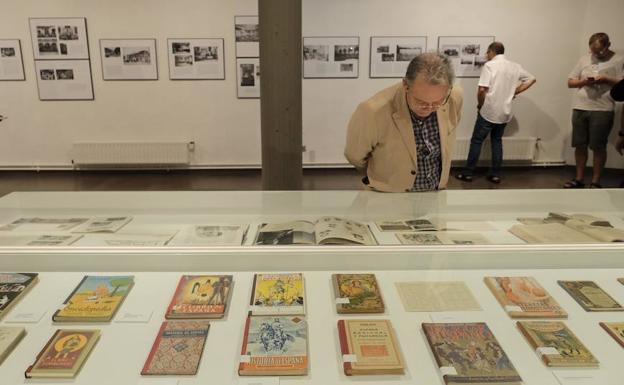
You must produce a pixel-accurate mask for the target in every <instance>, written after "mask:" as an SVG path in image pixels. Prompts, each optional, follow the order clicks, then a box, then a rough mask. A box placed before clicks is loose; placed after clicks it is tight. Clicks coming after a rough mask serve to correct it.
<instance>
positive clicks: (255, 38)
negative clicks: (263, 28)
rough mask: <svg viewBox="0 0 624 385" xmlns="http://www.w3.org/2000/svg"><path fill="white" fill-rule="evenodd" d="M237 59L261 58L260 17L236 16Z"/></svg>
mask: <svg viewBox="0 0 624 385" xmlns="http://www.w3.org/2000/svg"><path fill="white" fill-rule="evenodd" d="M234 38H235V40H236V57H237V58H238V57H247V58H255V57H260V29H259V19H258V16H234Z"/></svg>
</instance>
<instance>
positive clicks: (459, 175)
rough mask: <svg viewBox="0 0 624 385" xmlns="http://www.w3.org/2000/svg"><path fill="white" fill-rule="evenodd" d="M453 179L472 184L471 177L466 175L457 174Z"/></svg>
mask: <svg viewBox="0 0 624 385" xmlns="http://www.w3.org/2000/svg"><path fill="white" fill-rule="evenodd" d="M455 178H457V179H459V180H461V181H464V182H472V175H467V174H457V175H455Z"/></svg>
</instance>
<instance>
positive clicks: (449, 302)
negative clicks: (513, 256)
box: [395, 281, 481, 312]
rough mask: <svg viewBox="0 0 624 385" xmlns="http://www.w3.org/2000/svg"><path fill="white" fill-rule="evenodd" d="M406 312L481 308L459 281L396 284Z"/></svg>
mask: <svg viewBox="0 0 624 385" xmlns="http://www.w3.org/2000/svg"><path fill="white" fill-rule="evenodd" d="M395 286H396V288H397V290H398V292H399V297H400V298H401V302H402V303H403V307H404V308H405V311H408V312H443V311H479V310H481V306H480V305H479V302H477V299H476V298H475V297H474V295H473V294H472V292H471V291H470V288H469V287H468V286H467V285H466V283H465V282H461V281H439V282H429V281H422V282H419V281H416V282H396V283H395Z"/></svg>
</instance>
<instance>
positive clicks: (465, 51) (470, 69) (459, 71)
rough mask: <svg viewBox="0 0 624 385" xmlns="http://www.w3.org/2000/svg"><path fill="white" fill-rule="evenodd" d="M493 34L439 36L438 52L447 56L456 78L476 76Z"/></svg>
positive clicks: (484, 59) (479, 72) (484, 60)
mask: <svg viewBox="0 0 624 385" xmlns="http://www.w3.org/2000/svg"><path fill="white" fill-rule="evenodd" d="M493 41H494V36H440V37H439V38H438V52H440V53H442V54H444V55H446V56H448V58H449V59H450V60H451V63H453V67H454V69H455V75H456V76H457V77H458V78H478V77H479V75H480V74H481V68H482V67H483V65H484V64H485V62H486V61H487V59H486V58H485V52H486V51H487V47H488V46H489V45H490V44H491V43H492V42H493Z"/></svg>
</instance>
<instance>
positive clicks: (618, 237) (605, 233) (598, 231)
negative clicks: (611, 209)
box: [565, 219, 624, 242]
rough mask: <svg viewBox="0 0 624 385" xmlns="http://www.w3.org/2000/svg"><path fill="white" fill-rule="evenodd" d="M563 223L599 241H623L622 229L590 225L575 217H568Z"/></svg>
mask: <svg viewBox="0 0 624 385" xmlns="http://www.w3.org/2000/svg"><path fill="white" fill-rule="evenodd" d="M565 224H566V226H568V227H570V228H573V229H574V230H577V231H580V232H582V233H583V234H586V235H588V236H590V237H592V238H594V239H596V240H597V241H600V242H624V230H622V229H615V228H613V227H604V226H596V225H590V224H587V223H585V222H582V221H579V220H577V219H570V220H569V221H566V223H565Z"/></svg>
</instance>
